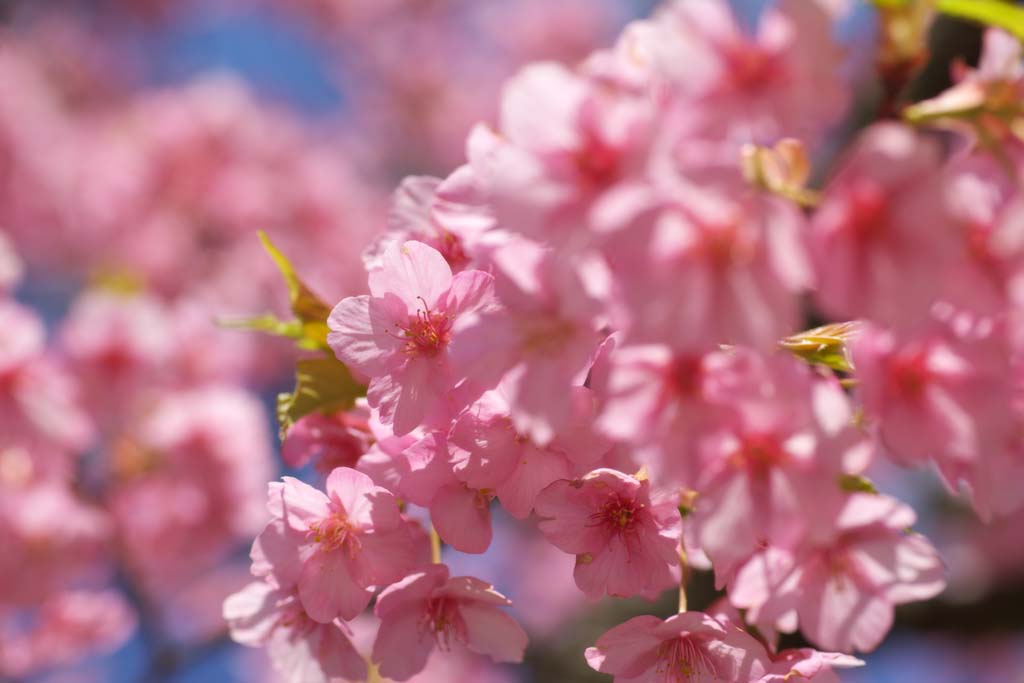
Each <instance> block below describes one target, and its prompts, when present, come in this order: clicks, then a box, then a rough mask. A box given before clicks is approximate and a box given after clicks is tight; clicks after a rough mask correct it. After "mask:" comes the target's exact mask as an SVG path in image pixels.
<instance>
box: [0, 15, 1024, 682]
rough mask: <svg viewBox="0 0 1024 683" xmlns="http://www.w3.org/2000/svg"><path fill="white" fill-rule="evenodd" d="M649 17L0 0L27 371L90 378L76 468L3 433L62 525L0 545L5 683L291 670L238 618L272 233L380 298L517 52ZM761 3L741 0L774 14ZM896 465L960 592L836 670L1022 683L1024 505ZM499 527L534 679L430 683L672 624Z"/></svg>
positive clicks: (601, 33) (321, 280) (708, 589)
mask: <svg viewBox="0 0 1024 683" xmlns="http://www.w3.org/2000/svg"><path fill="white" fill-rule="evenodd" d="M654 4H655V3H654V2H651V1H647V0H80V1H74V0H0V238H2V239H3V240H4V243H6V242H9V245H7V246H6V247H4V246H3V243H0V271H2V270H3V264H4V258H5V254H6V253H8V252H13V253H16V254H18V255H19V260H20V263H21V270H22V271H23V272H22V277H21V279H20V281H19V284H18V285H17V286H16V288H15V289H14V297H15V299H16V300H18V301H19V302H21V303H22V304H24V305H26V306H28V307H30V308H31V309H34V310H35V311H36V313H37V314H38V315H39V316H41V318H42V320H43V322H44V323H45V326H46V335H47V342H46V350H45V352H43V353H42V354H41V356H40V360H39V363H40V367H41V368H44V369H43V370H40V371H39V372H41V373H42V374H41V379H39V380H38V382H39V383H40V384H36V385H33V386H37V387H43V388H42V389H40V390H39V391H40V392H41V393H42V394H43V395H44V396H46V397H48V398H47V399H46V400H50V401H51V402H54V401H55V402H57V403H52V405H64V404H61V403H60V401H61V400H63V398H66V397H65V396H64V394H62V389H61V386H63V385H62V384H61V382H65V381H73V383H74V384H75V385H76V386H77V387H78V388H77V394H76V396H77V398H75V399H74V402H73V404H74V407H73V408H72V407H70V406H71V404H68V407H67V409H66V410H65V411H64V413H63V414H64V415H65V418H66V419H64V420H63V421H62V423H61V424H60V425H43V428H45V429H44V431H45V430H46V429H49V430H50V431H55V432H59V434H60V438H59V439H56V441H58V442H60V446H59V447H58V448H57V450H60V451H61V453H60V454H55V455H52V456H47V457H48V458H50V459H49V460H45V461H43V460H40V459H39V457H38V456H33V457H27V456H25V455H24V454H23V453H20V451H18V452H16V451H15V450H14V449H7V450H4V448H3V445H4V444H3V435H2V434H0V496H4V497H7V500H8V503H9V504H12V505H13V503H12V501H18V502H17V505H18V506H19V509H29V510H31V511H32V513H31V515H29V516H32V515H35V516H34V517H32V519H33V520H35V519H37V518H38V519H41V520H44V521H43V522H40V523H39V524H41V525H42V526H41V527H40V528H42V529H44V531H43V532H40V536H41V537H42V538H44V539H45V540H44V541H42V542H40V543H39V544H37V545H33V546H32V549H31V552H27V554H25V553H23V554H22V555H18V554H17V553H14V555H13V556H12V557H3V558H0V578H2V581H0V583H5V584H6V586H2V585H0V681H39V682H43V681H46V682H47V683H58V682H59V683H86V682H92V681H97V682H99V681H106V682H109V683H128V682H131V683H136V682H139V683H142V682H157V681H161V682H163V681H167V682H172V681H173V682H175V683H186V682H188V683H213V682H217V683H231V682H233V681H239V682H241V681H245V682H247V683H249V682H257V681H266V682H268V683H270V682H272V681H275V680H277V679H275V677H274V675H273V674H272V672H270V670H269V668H268V666H267V662H266V660H265V657H264V656H263V654H262V653H261V652H257V651H252V650H246V649H245V648H241V647H238V646H236V645H234V644H233V643H231V642H230V640H229V639H228V638H227V636H226V633H225V630H224V626H223V624H222V623H221V621H220V618H219V613H220V604H221V602H222V600H223V598H224V596H226V595H227V594H229V593H231V592H233V591H234V590H237V589H238V588H239V587H240V586H241V585H243V584H244V583H245V582H246V580H247V551H248V545H249V543H250V542H251V539H252V537H253V535H254V534H255V532H256V531H258V529H259V528H260V526H261V524H262V521H263V517H264V512H263V509H262V504H263V497H264V494H263V490H264V486H265V483H266V481H268V480H270V479H272V478H274V477H276V476H278V475H280V474H281V473H283V472H285V471H286V469H285V468H284V465H283V463H282V461H281V459H280V456H279V454H278V445H277V439H276V433H275V426H274V421H273V408H272V406H273V400H274V396H275V395H276V394H277V393H278V392H280V391H288V390H290V388H291V384H292V369H293V361H294V358H295V355H296V351H295V350H294V349H292V348H291V347H290V345H289V344H287V343H284V342H282V341H280V340H275V339H272V338H269V337H263V336H259V335H256V334H250V333H245V332H240V331H237V330H231V329H225V328H224V327H223V326H218V325H217V324H215V320H217V319H230V318H232V317H239V316H251V315H259V314H263V313H267V312H277V313H281V314H283V313H284V312H285V311H286V308H285V292H284V289H283V287H282V286H281V283H280V280H279V277H278V274H277V273H276V271H275V269H274V266H273V264H272V263H271V262H270V261H269V259H267V258H266V256H265V254H264V253H263V252H262V250H261V247H260V245H259V242H258V240H257V239H256V231H257V230H265V231H266V232H267V233H268V234H269V235H270V236H271V238H272V239H273V240H274V242H275V243H276V244H277V245H278V246H279V247H280V248H281V249H282V251H284V252H285V253H286V254H288V256H289V257H290V258H291V259H292V261H293V262H294V263H295V264H296V266H297V268H298V269H299V271H300V272H301V273H302V274H303V277H304V278H305V279H306V280H307V281H308V282H309V283H310V284H311V285H312V286H313V288H314V289H315V290H317V291H318V292H319V293H320V294H321V295H322V296H323V298H324V299H325V300H327V301H330V302H334V301H337V300H339V299H340V298H341V297H343V296H346V295H349V294H352V293H357V292H359V291H360V290H362V288H363V287H364V284H363V270H362V266H361V261H360V253H361V251H362V249H363V248H364V247H365V246H366V245H367V244H368V243H369V241H370V240H371V239H372V238H373V236H374V235H375V234H377V233H378V232H379V231H381V230H382V229H383V228H384V227H385V226H386V224H387V211H388V199H389V194H390V192H391V190H392V189H393V188H394V187H395V185H396V184H397V182H398V181H399V180H400V179H401V178H402V177H403V176H406V175H408V174H431V175H440V176H444V175H446V174H447V172H449V171H450V170H451V169H452V168H454V166H456V165H457V164H458V163H459V162H460V159H461V157H462V154H463V141H464V137H465V134H466V132H467V131H468V130H469V128H470V126H471V125H472V124H473V123H474V122H476V121H480V120H483V121H491V120H493V119H494V117H495V114H496V107H497V103H498V97H499V92H500V87H501V83H502V81H503V80H504V79H505V78H507V77H508V76H510V75H511V74H512V73H514V72H515V70H516V69H517V68H518V67H519V66H520V65H522V64H524V63H526V62H529V61H533V60H537V59H555V60H560V61H565V62H570V63H571V62H575V61H578V60H579V59H581V58H582V57H584V56H585V55H586V54H587V53H589V52H590V51H591V50H593V49H594V48H596V47H600V46H603V45H607V44H609V43H610V41H612V40H613V39H614V37H615V35H616V34H617V33H618V31H619V30H620V29H621V27H622V26H624V25H625V23H626V22H628V21H629V20H630V19H631V18H634V17H639V16H643V15H645V14H647V13H648V12H649V11H650V10H651V8H652V7H653V6H654ZM765 4H766V1H764V0H757V1H754V0H736V1H735V2H734V5H735V6H736V8H737V11H738V12H740V14H741V15H742V16H743V17H744V18H746V19H747V20H749V21H751V22H753V21H754V18H755V17H756V16H757V13H758V12H759V11H760V9H761V8H762V6H763V5H765ZM837 31H838V35H839V37H840V39H841V40H843V41H844V43H845V44H846V46H847V48H848V51H849V62H848V65H847V66H848V73H846V74H844V75H843V77H845V78H848V79H849V83H850V87H851V88H855V89H856V92H857V106H856V107H855V108H854V111H853V112H852V113H851V114H850V116H849V117H848V120H847V121H846V123H845V124H844V126H843V128H842V129H841V130H838V131H836V133H835V147H836V148H838V147H840V146H841V145H842V142H843V141H844V140H845V139H847V138H848V136H849V135H851V134H852V131H854V130H855V129H856V128H857V127H858V126H859V125H862V124H863V122H864V121H865V120H867V118H869V117H870V115H871V113H872V112H873V111H874V109H875V107H876V105H877V100H878V98H879V88H878V85H877V83H875V81H874V77H873V73H872V72H873V68H872V66H873V65H872V59H871V54H872V44H873V43H872V41H873V38H874V25H873V18H872V13H871V11H870V10H869V9H868V8H866V7H856V8H854V11H853V12H852V13H851V14H850V15H849V16H848V17H847V18H846V19H845V20H844V22H843V23H842V25H840V26H839V27H838V28H837ZM979 44H980V41H979V32H978V30H977V29H975V28H973V27H970V26H968V25H966V24H960V23H957V22H955V21H952V20H941V21H940V22H939V23H938V24H937V25H936V26H935V28H934V29H933V34H932V41H931V45H932V55H933V59H932V62H931V63H930V64H929V66H928V67H927V68H926V69H925V70H924V72H923V73H922V75H921V76H920V77H919V79H918V80H917V81H916V82H915V83H914V84H913V85H912V92H913V93H914V94H915V96H916V97H918V98H923V97H926V96H930V95H933V94H936V93H938V92H940V91H941V90H942V89H943V87H945V86H946V85H948V83H949V80H948V79H949V76H948V74H949V65H950V63H951V62H952V61H954V60H956V59H963V60H965V61H967V62H968V63H971V62H974V61H975V60H976V59H977V54H978V50H979ZM818 161H819V166H820V167H821V168H822V169H827V167H828V162H829V159H828V158H827V155H826V157H825V158H822V159H819V160H818ZM5 324H6V323H5ZM12 324H13V323H12ZM29 327H30V326H29ZM2 341H3V340H2V339H0V342H2ZM0 346H2V343H0ZM68 400H70V399H68ZM0 407H3V406H0ZM4 409H5V410H6V408H4ZM44 412H45V406H44ZM69 415H70V416H71V417H68V416H69ZM75 416H77V417H80V418H81V425H83V426H81V429H80V430H79V431H80V432H81V434H76V433H75V425H74V424H73V422H74V420H73V419H72V418H73V417H75ZM65 423H67V424H65ZM11 424H12V423H9V422H4V421H3V420H2V419H0V429H2V428H10V429H14V428H16V425H15V427H11V426H10V425H11ZM84 425H88V426H87V427H86V426H84ZM47 463H58V464H57V465H53V467H54V468H56V469H58V470H60V473H59V474H58V475H54V477H53V478H52V479H50V478H49V475H47V481H51V482H53V481H56V482H60V487H61V488H59V493H53V495H52V496H50V493H51V492H50V491H49V489H47V496H50V497H45V496H38V495H36V493H38V492H37V491H34V490H33V493H32V497H31V498H29V497H26V498H25V500H24V501H22V499H21V498H19V496H22V495H23V493H24V492H22V491H20V490H19V488H18V487H19V482H24V481H27V480H28V479H29V478H31V477H30V475H27V474H25V472H26V471H27V472H30V474H31V472H34V471H37V470H40V469H46V468H48V467H50V464H47ZM26 468H28V469H27V470H26ZM32 468H35V470H33V469H32ZM293 473H294V472H293ZM297 474H299V475H300V476H303V477H306V478H308V479H310V480H316V479H317V477H318V476H319V475H318V474H317V473H316V472H312V471H307V472H298V473H297ZM32 476H34V475H32ZM873 478H874V479H875V480H876V481H877V482H879V484H880V488H881V489H883V490H885V491H889V492H892V493H894V494H896V495H898V496H899V497H900V498H902V499H904V500H907V501H908V502H910V503H911V504H912V505H913V506H914V507H915V508H916V509H917V510H918V512H919V513H920V515H921V523H920V529H921V531H923V532H924V533H926V534H927V535H928V536H929V537H930V538H931V539H932V540H933V541H934V542H935V543H936V545H937V546H938V547H939V548H940V550H941V552H942V554H943V556H944V557H945V558H946V561H947V563H948V565H949V575H950V576H949V584H950V585H949V589H948V590H947V591H946V592H945V594H944V595H942V596H941V597H939V598H937V599H935V600H933V601H931V602H928V603H924V604H917V605H913V606H908V607H907V608H905V609H902V610H900V611H899V613H898V622H897V624H896V627H895V629H894V630H893V632H892V634H891V635H890V637H889V638H888V639H887V640H886V642H885V644H884V645H883V646H882V647H881V649H880V650H879V651H878V652H876V653H873V654H871V655H870V656H868V657H867V658H866V659H867V661H868V666H867V667H866V668H865V669H863V670H858V671H854V672H852V673H844V676H843V680H844V681H847V682H848V683H867V682H869V681H870V682H872V683H890V682H893V683H895V682H899V683H917V682H921V683H924V682H927V683H989V682H991V683H997V682H998V683H1024V535H1022V532H1021V528H1022V524H1024V513H1018V515H1017V516H1016V518H1013V519H1007V520H1003V521H1000V522H996V523H993V524H990V525H983V524H982V523H981V522H979V521H978V520H977V519H976V518H975V516H974V515H973V513H972V512H970V511H969V510H966V509H965V508H964V507H963V505H962V504H960V503H959V502H956V501H953V500H952V499H951V498H950V497H949V496H948V495H947V494H946V493H945V492H944V491H943V490H942V488H941V486H940V485H939V484H938V481H937V478H936V477H935V476H934V475H933V474H931V473H929V472H905V471H897V470H894V469H892V470H884V471H878V472H875V473H873ZM1021 485H1024V482H1022V484H1021ZM24 495H27V494H24ZM44 498H45V500H44ZM3 505H4V504H3V501H2V500H0V512H2V510H3ZM33 523H34V522H33ZM26 524H28V522H26ZM0 526H2V525H0ZM29 526H31V525H30V524H29ZM497 526H498V529H497V530H496V535H495V536H496V541H495V544H494V546H492V548H491V549H490V550H489V551H488V553H487V554H486V555H484V556H472V557H471V556H458V555H456V554H454V553H453V554H452V557H451V558H450V564H451V565H452V568H453V572H454V573H456V574H458V573H462V572H472V573H474V574H477V575H479V576H482V577H486V578H488V579H489V580H492V581H493V582H494V583H495V584H496V586H497V587H498V588H499V589H500V590H502V591H503V592H505V593H506V594H508V595H509V596H510V597H511V598H512V599H513V600H514V601H516V602H517V604H518V609H517V616H518V617H519V618H520V619H521V620H522V622H523V623H524V624H525V625H526V626H527V627H528V629H529V630H530V632H531V636H532V637H531V642H532V645H531V648H530V650H529V651H528V653H527V662H526V665H525V666H524V667H521V668H516V669H510V668H498V667H490V666H487V667H484V666H483V665H482V664H478V663H473V664H465V665H462V664H460V665H457V666H452V667H450V668H449V669H446V670H438V669H437V667H434V670H432V671H431V672H430V673H429V675H430V676H431V678H429V679H428V678H424V680H436V681H446V682H448V681H451V682H455V681H469V680H472V681H474V682H476V681H484V682H487V681H494V682H496V683H497V682H503V681H509V682H514V681H522V682H523V683H526V682H527V681H538V682H552V683H554V682H556V681H557V682H562V681H565V682H579V683H585V682H586V681H599V680H607V677H602V676H600V675H598V674H595V673H594V672H592V671H590V670H589V669H588V668H586V666H585V663H584V660H583V657H582V651H583V649H584V647H585V646H586V645H588V644H590V643H592V642H593V640H594V639H595V638H596V637H597V635H599V634H600V633H602V632H603V631H604V630H606V629H607V628H608V627H610V626H611V625H613V624H615V623H618V622H621V621H622V620H624V619H625V618H627V617H629V616H632V615H635V614H640V613H645V612H646V613H651V612H653V613H657V614H663V615H667V614H670V613H672V612H673V611H674V601H675V596H674V595H670V596H665V598H664V600H662V601H660V602H658V603H656V604H653V605H651V604H648V603H644V602H641V601H620V602H611V601H606V602H604V603H601V604H599V605H595V604H590V603H587V602H586V601H585V600H584V599H583V598H582V597H581V596H580V595H579V592H578V591H577V590H576V589H575V587H574V585H573V582H572V579H571V566H572V558H571V557H569V556H565V555H562V554H561V553H559V552H558V551H556V550H554V549H552V548H550V547H548V546H546V545H545V544H544V543H543V541H542V540H541V539H539V538H538V536H537V535H536V534H535V533H533V530H532V529H530V528H529V527H528V526H527V525H523V524H521V523H518V522H515V521H514V520H511V519H508V518H505V517H502V518H500V519H499V521H498V524H497ZM79 527H81V528H79ZM5 533H10V534H16V533H18V532H17V531H16V530H15V531H11V530H10V529H2V528H0V555H5V554H7V553H6V551H5V543H7V544H8V545H7V546H6V547H7V548H8V549H9V548H13V547H15V546H14V545H13V544H14V541H11V538H12V537H9V536H4V534H5ZM5 539H6V540H5ZM19 539H20V540H24V539H23V538H21V537H19ZM18 547H19V548H20V547H21V546H18ZM524 563H525V564H524ZM79 565H82V566H79ZM524 566H526V567H529V571H524V570H523V567H524ZM72 567H73V568H72ZM692 586H693V587H692V589H691V595H690V604H691V606H692V607H693V608H698V609H699V608H703V607H706V606H707V605H709V604H711V603H712V602H713V600H714V599H715V594H714V591H713V587H712V585H711V581H710V578H709V577H708V576H705V575H702V574H696V575H695V576H694V577H693V578H692ZM48 619H49V620H50V621H49V622H48V621H46V620H48ZM51 622H52V623H51ZM358 631H359V628H358V625H357V636H358V635H359V633H358ZM786 642H788V644H790V645H798V644H800V641H799V639H798V638H792V639H789V640H788V641H786ZM97 649H99V650H100V651H103V652H105V654H101V655H96V654H95V651H96V650H97ZM82 653H89V654H88V656H86V657H85V658H82V657H81V656H80V655H81V654H82ZM425 676H426V674H425Z"/></svg>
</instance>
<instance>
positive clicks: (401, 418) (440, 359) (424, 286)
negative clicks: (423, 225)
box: [328, 242, 492, 435]
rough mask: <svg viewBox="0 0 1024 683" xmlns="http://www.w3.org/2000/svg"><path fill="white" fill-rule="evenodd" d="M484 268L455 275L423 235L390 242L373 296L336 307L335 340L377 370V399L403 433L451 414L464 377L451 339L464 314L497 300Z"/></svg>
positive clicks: (373, 389) (373, 397) (360, 365)
mask: <svg viewBox="0 0 1024 683" xmlns="http://www.w3.org/2000/svg"><path fill="white" fill-rule="evenodd" d="M491 282H492V278H491V276H490V275H488V274H487V273H484V272H481V271H475V270H471V271H464V272H461V273H459V274H457V275H455V276H454V277H452V271H451V268H450V267H449V265H448V263H447V262H446V261H445V260H444V257H443V256H442V255H441V254H440V253H438V252H437V251H436V250H435V249H432V248H430V247H428V246H427V245H425V244H423V243H421V242H406V243H405V244H403V245H401V246H398V245H395V246H393V247H392V248H390V249H389V250H388V251H387V252H386V253H385V255H384V257H383V263H382V267H381V268H380V270H375V271H373V272H371V274H370V293H371V295H370V296H358V297H350V298H348V299H344V300H343V301H342V302H341V303H339V304H338V305H337V306H336V307H335V308H334V310H333V311H332V312H331V315H330V318H329V320H328V324H329V325H330V327H331V333H330V334H329V335H328V342H329V343H330V345H331V348H333V349H334V352H335V354H337V356H338V358H339V359H340V360H341V361H343V362H345V363H347V364H349V365H351V366H352V368H353V369H355V370H357V371H358V372H360V373H363V374H364V375H367V376H368V377H370V387H369V391H368V394H367V398H368V399H369V403H370V406H371V407H373V408H376V409H377V410H379V411H380V415H381V419H382V420H383V421H384V422H385V423H387V424H392V425H393V427H394V430H395V434H397V435H402V434H407V433H408V432H410V431H412V430H413V429H415V428H416V427H417V426H419V425H420V424H422V423H423V422H424V420H429V419H438V417H439V416H440V417H441V418H444V417H445V416H447V415H448V413H449V412H450V411H451V409H452V407H451V406H449V405H448V404H447V402H446V397H448V395H449V392H451V390H452V389H454V388H455V386H456V384H458V383H459V381H461V380H462V379H463V377H460V376H459V373H458V372H457V371H456V369H455V368H454V367H453V366H452V363H451V359H450V356H449V348H448V347H449V344H450V343H451V342H452V340H453V338H455V337H456V336H457V335H458V325H459V318H460V317H461V316H463V315H465V314H468V313H470V312H473V311H475V310H477V309H481V308H485V307H487V306H489V305H490V301H491Z"/></svg>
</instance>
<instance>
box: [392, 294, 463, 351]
mask: <svg viewBox="0 0 1024 683" xmlns="http://www.w3.org/2000/svg"><path fill="white" fill-rule="evenodd" d="M420 301H421V302H422V303H423V308H421V309H419V310H417V311H416V317H415V318H410V320H409V323H408V327H406V328H405V329H404V330H403V332H404V335H405V336H404V339H405V353H407V354H409V355H411V356H428V357H429V356H435V355H437V353H438V352H439V351H440V350H441V349H442V348H444V347H445V346H447V345H448V342H449V341H451V329H452V317H451V316H449V315H444V314H442V313H435V312H434V311H431V310H430V307H429V306H427V304H426V302H424V301H423V299H420Z"/></svg>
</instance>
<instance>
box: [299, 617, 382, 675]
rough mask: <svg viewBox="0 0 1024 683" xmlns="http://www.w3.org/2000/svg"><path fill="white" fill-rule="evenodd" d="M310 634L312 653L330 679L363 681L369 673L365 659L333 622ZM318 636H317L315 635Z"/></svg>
mask: <svg viewBox="0 0 1024 683" xmlns="http://www.w3.org/2000/svg"><path fill="white" fill-rule="evenodd" d="M317 631H319V633H317V632H314V633H311V634H310V636H309V637H310V638H311V639H312V640H313V642H312V646H313V654H314V656H315V657H316V658H317V660H318V661H319V662H320V667H321V668H322V669H323V672H324V673H325V674H326V675H327V676H328V677H329V678H330V679H331V680H334V679H337V678H341V679H344V680H346V681H365V680H366V677H367V674H368V673H369V672H368V670H367V668H368V667H367V666H366V660H365V659H363V657H362V655H360V654H359V652H357V651H356V648H355V646H353V645H352V641H351V640H349V639H348V636H347V635H346V634H345V632H344V631H342V630H341V629H340V628H338V626H336V625H335V624H326V625H324V626H321V627H320V628H319V629H317ZM317 636H319V637H317Z"/></svg>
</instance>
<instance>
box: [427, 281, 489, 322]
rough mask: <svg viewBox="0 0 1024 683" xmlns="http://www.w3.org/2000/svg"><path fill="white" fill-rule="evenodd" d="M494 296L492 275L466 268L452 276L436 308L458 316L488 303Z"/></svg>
mask: <svg viewBox="0 0 1024 683" xmlns="http://www.w3.org/2000/svg"><path fill="white" fill-rule="evenodd" d="M493 297H494V277H493V276H492V275H491V274H490V273H485V272H483V271H482V270H466V271H463V272H461V273H459V274H458V275H456V276H455V277H453V278H452V282H451V287H449V289H448V292H447V293H446V294H445V295H444V297H443V298H442V300H441V302H439V303H438V309H439V310H440V311H442V312H444V313H447V314H448V315H452V316H458V315H459V314H461V313H467V312H470V311H473V310H475V309H477V308H480V307H481V306H483V305H485V304H488V303H490V302H491V301H492V299H493Z"/></svg>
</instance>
